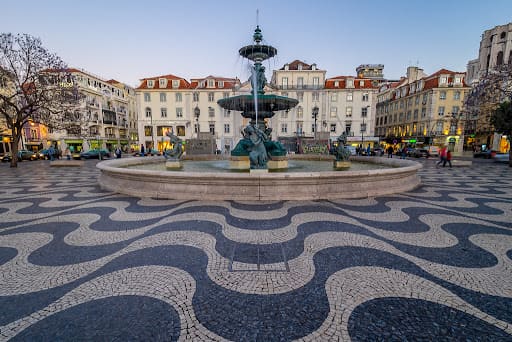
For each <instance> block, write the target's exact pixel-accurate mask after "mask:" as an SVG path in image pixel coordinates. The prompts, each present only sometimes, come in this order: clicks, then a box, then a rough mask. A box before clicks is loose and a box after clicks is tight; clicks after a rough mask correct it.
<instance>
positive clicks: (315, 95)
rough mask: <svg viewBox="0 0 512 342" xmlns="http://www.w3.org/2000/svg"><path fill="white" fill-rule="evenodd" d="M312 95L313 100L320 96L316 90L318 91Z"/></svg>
mask: <svg viewBox="0 0 512 342" xmlns="http://www.w3.org/2000/svg"><path fill="white" fill-rule="evenodd" d="M311 97H312V101H318V99H319V98H320V96H319V94H318V92H316V91H315V92H313V93H312V94H311Z"/></svg>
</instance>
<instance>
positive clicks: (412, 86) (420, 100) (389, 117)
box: [375, 67, 470, 152]
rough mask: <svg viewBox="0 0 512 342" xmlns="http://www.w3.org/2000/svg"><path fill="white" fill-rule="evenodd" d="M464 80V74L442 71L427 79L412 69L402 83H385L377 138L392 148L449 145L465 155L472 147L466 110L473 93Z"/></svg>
mask: <svg viewBox="0 0 512 342" xmlns="http://www.w3.org/2000/svg"><path fill="white" fill-rule="evenodd" d="M464 78H465V73H464V72H454V71H450V70H446V69H441V70H439V71H437V72H435V73H433V74H431V75H428V76H427V75H426V74H425V73H424V72H423V70H422V69H420V68H418V67H409V68H407V76H406V77H403V78H402V79H401V80H400V81H398V82H389V83H383V84H382V85H381V87H380V89H379V92H378V94H377V105H376V116H375V120H376V121H375V131H376V134H377V135H378V136H379V137H380V138H381V139H383V140H385V141H386V142H387V143H390V144H393V143H394V144H398V145H400V146H403V145H411V146H424V145H437V146H444V145H447V146H448V147H449V149H450V150H451V151H453V152H462V150H463V146H464V145H468V142H467V140H468V137H465V136H464V124H465V121H466V117H465V115H464V112H463V111H462V108H463V104H464V98H465V96H467V92H468V91H469V89H470V88H469V87H468V86H467V84H466V83H465V79H464ZM465 141H466V143H465Z"/></svg>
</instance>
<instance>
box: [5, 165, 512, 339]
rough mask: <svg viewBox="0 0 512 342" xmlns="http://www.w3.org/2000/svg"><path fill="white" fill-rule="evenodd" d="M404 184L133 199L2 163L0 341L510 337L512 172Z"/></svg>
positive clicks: (455, 173) (66, 172)
mask: <svg viewBox="0 0 512 342" xmlns="http://www.w3.org/2000/svg"><path fill="white" fill-rule="evenodd" d="M423 163H424V164H425V167H424V169H423V170H422V171H421V172H420V174H421V177H422V182H423V186H422V187H420V188H419V189H417V190H415V191H412V192H408V193H405V194H397V195H395V196H388V197H380V198H368V199H359V200H338V201H312V202H303V201H302V202H299V201H298V202H293V201H286V202H253V203H249V202H229V201H226V202H222V201H217V202H202V201H171V200H156V199H147V198H146V199H142V198H133V197H126V196H121V195H117V194H113V193H108V192H104V191H101V190H100V189H99V187H98V186H97V184H96V178H97V176H98V171H97V170H96V168H95V162H94V161H87V162H86V163H85V164H86V165H85V166H84V167H82V168H50V167H49V165H48V162H44V161H37V162H23V163H22V164H20V166H19V168H17V169H11V168H9V167H8V165H1V166H0V170H1V175H2V176H1V178H0V185H1V186H0V194H1V195H0V308H1V309H0V340H2V341H5V340H13V341H17V340H19V341H27V340H45V341H54V340H109V341H128V340H141V341H177V340H188V339H192V340H194V339H195V340H201V341H225V340H232V341H288V340H298V339H299V340H303V341H319V340H325V341H327V340H328V341H332V340H342V341H349V340H352V341H374V340H396V341H404V340H429V341H443V340H446V341H451V340H487V341H510V340H512V172H511V169H510V168H509V167H507V166H506V165H500V164H491V163H478V164H474V165H473V166H472V167H470V168H454V169H448V168H445V169H442V168H440V169H436V168H435V167H433V164H434V163H433V162H432V161H426V162H425V161H424V162H423Z"/></svg>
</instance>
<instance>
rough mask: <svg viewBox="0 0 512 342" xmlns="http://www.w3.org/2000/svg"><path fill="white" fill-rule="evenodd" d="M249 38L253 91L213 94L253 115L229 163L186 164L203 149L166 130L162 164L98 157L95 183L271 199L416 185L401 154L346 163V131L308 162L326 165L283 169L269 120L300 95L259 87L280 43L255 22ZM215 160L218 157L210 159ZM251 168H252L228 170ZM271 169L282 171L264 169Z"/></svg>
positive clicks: (246, 53)
mask: <svg viewBox="0 0 512 342" xmlns="http://www.w3.org/2000/svg"><path fill="white" fill-rule="evenodd" d="M253 37H254V43H255V44H253V45H249V46H245V47H243V48H241V49H240V50H239V53H240V55H241V56H243V57H245V58H247V59H249V60H251V61H253V62H254V66H253V67H252V72H251V74H252V75H251V83H252V85H253V87H252V92H251V95H239V96H234V97H229V98H225V99H222V100H219V101H218V104H219V105H220V106H221V107H222V108H225V109H227V110H233V111H240V112H241V115H242V116H243V117H245V118H248V119H250V122H249V124H248V125H247V126H246V127H245V128H244V129H243V132H242V134H243V139H241V140H240V142H239V143H238V144H237V146H236V147H235V148H234V149H233V151H232V153H231V156H230V162H229V163H230V167H229V168H227V167H226V169H225V171H221V172H218V169H215V170H214V166H213V164H210V166H209V168H207V169H202V170H193V171H190V170H188V169H187V163H189V160H188V159H190V158H198V159H199V158H200V159H204V156H187V158H185V160H183V159H184V158H183V157H182V155H181V152H182V151H181V141H180V140H179V138H178V137H176V136H174V134H172V132H171V134H169V135H168V136H169V138H170V139H171V141H172V142H173V143H174V144H173V146H174V147H175V148H173V149H172V150H169V151H166V161H165V166H164V165H163V164H164V160H163V158H162V157H145V158H121V159H113V160H106V161H102V162H100V163H98V164H97V167H98V168H99V169H100V176H99V177H98V182H99V185H100V187H101V188H102V189H104V190H107V191H113V192H117V193H121V194H126V195H131V196H137V197H152V198H164V199H178V200H240V201H247V200H248V201H254V200H266V201H275V200H318V199H327V200H332V199H340V198H364V197H373V196H382V195H389V194H393V193H397V192H405V191H409V190H412V189H414V188H416V187H418V186H419V185H420V184H421V181H420V177H419V176H418V174H417V171H418V170H419V169H420V168H421V167H422V166H421V164H420V163H417V162H414V161H410V160H405V159H397V158H390V159H388V158H380V157H355V156H352V157H350V162H353V161H355V162H363V163H374V164H379V165H381V166H383V167H382V168H379V169H374V168H370V167H367V168H364V169H359V170H355V169H353V168H350V170H346V169H347V168H348V167H349V163H350V162H349V161H348V155H347V151H346V150H345V149H344V148H343V145H344V144H345V143H346V140H345V139H344V137H343V135H342V136H340V137H339V138H338V142H339V145H338V149H337V151H336V159H335V160H333V158H332V156H316V158H317V159H316V160H314V161H309V162H310V163H314V164H315V165H317V164H320V162H319V160H320V159H325V160H324V163H327V164H328V165H329V166H328V167H327V168H326V169H325V171H299V172H292V170H291V169H289V168H288V160H287V157H286V150H285V149H284V148H283V146H282V145H281V144H280V143H279V142H276V141H272V140H271V132H272V130H271V128H270V127H268V126H267V120H268V119H270V118H272V117H273V116H274V113H275V112H277V111H282V110H289V109H291V108H293V107H295V106H296V105H297V100H295V99H290V98H287V97H283V96H276V95H266V94H265V93H264V90H263V89H264V87H265V84H266V79H265V68H264V67H263V66H262V65H261V62H262V61H264V60H266V59H268V58H271V57H273V56H275V55H276V53H277V50H276V49H275V48H274V47H272V46H268V45H264V44H261V40H262V35H261V30H260V28H259V27H257V28H256V30H255V32H254V36H253ZM173 139H174V140H173ZM211 158H212V159H216V158H218V156H214V155H212V156H211ZM218 162H219V161H218V160H216V161H214V162H212V163H218ZM333 162H334V166H333ZM190 163H192V162H190ZM152 164H156V165H157V166H160V165H162V169H145V168H146V167H147V166H152ZM229 169H231V170H229ZM249 169H250V171H251V172H242V173H240V172H233V170H249ZM269 170H270V171H275V170H282V171H284V172H268V171H269ZM339 170H346V171H339Z"/></svg>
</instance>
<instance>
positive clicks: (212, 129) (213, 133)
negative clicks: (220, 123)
mask: <svg viewBox="0 0 512 342" xmlns="http://www.w3.org/2000/svg"><path fill="white" fill-rule="evenodd" d="M209 129H210V134H211V135H215V123H214V122H211V123H210V125H209Z"/></svg>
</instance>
